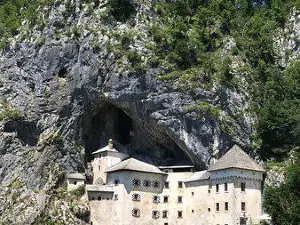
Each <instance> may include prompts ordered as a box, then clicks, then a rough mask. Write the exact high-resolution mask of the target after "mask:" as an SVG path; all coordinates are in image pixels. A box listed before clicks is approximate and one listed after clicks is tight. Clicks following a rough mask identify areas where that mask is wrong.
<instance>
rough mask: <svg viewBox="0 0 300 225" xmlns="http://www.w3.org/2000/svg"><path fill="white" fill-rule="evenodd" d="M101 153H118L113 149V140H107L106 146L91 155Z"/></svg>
mask: <svg viewBox="0 0 300 225" xmlns="http://www.w3.org/2000/svg"><path fill="white" fill-rule="evenodd" d="M101 152H118V151H117V150H116V149H115V148H114V144H113V140H112V139H109V141H108V145H106V146H105V147H103V148H100V149H98V150H96V151H94V152H93V153H92V154H97V153H101ZM118 153H120V152H118ZM121 154H123V153H121Z"/></svg>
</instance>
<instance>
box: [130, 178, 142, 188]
mask: <svg viewBox="0 0 300 225" xmlns="http://www.w3.org/2000/svg"><path fill="white" fill-rule="evenodd" d="M132 185H133V186H141V181H140V180H139V179H133V180H132Z"/></svg>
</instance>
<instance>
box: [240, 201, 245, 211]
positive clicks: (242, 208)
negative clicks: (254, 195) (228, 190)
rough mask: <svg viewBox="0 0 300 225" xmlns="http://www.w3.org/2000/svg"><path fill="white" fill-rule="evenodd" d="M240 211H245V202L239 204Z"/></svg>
mask: <svg viewBox="0 0 300 225" xmlns="http://www.w3.org/2000/svg"><path fill="white" fill-rule="evenodd" d="M241 210H242V211H246V202H242V203H241Z"/></svg>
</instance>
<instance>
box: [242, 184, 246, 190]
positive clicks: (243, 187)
mask: <svg viewBox="0 0 300 225" xmlns="http://www.w3.org/2000/svg"><path fill="white" fill-rule="evenodd" d="M245 190H246V183H241V191H245Z"/></svg>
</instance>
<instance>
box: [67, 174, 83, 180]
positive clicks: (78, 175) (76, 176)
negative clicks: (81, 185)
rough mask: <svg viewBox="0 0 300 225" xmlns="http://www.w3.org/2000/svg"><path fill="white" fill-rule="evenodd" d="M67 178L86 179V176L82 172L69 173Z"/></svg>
mask: <svg viewBox="0 0 300 225" xmlns="http://www.w3.org/2000/svg"><path fill="white" fill-rule="evenodd" d="M67 178H69V179H77V180H85V176H83V175H82V174H81V173H69V174H68V175H67Z"/></svg>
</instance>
